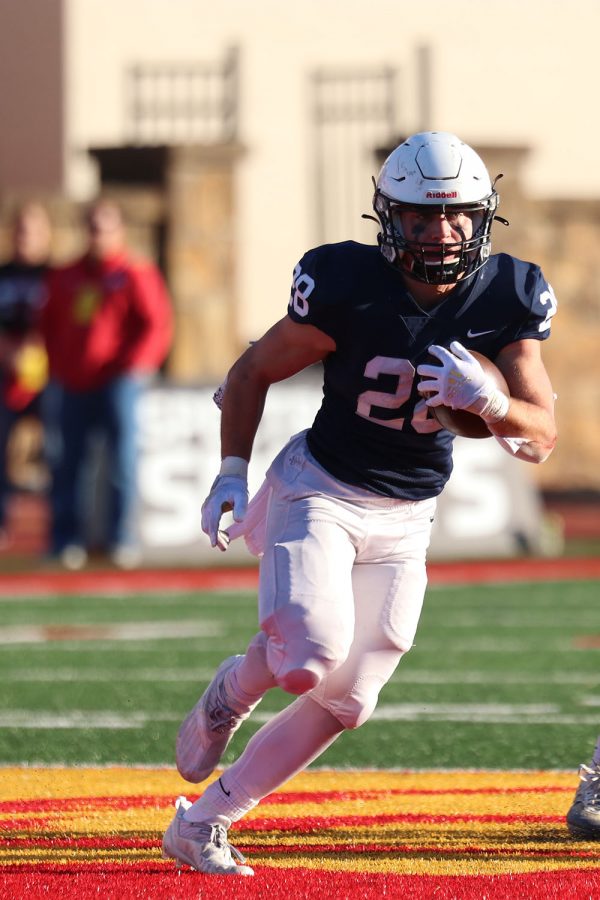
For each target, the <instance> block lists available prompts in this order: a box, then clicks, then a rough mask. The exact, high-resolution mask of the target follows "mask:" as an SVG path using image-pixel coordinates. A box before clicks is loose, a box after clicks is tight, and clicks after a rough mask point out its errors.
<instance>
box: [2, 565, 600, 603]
mask: <svg viewBox="0 0 600 900" xmlns="http://www.w3.org/2000/svg"><path fill="white" fill-rule="evenodd" d="M428 571H429V583H430V584H494V583H502V582H510V581H557V580H562V581H564V580H577V579H595V578H600V558H597V557H584V558H581V559H577V558H565V559H516V560H506V561H505V560H499V561H498V560H496V561H475V562H472V561H469V562H462V563H461V562H451V563H432V564H431V565H430V566H429V567H428ZM257 584H258V570H257V569H256V568H255V567H253V568H245V569H228V568H218V569H217V568H215V569H139V570H136V571H134V572H119V571H115V570H114V569H112V570H109V569H102V570H97V571H84V572H62V571H61V572H32V573H21V572H19V573H7V574H0V592H1V593H3V594H10V595H24V596H25V595H31V594H55V593H64V594H85V593H134V592H147V593H156V592H164V593H166V592H169V591H180V592H187V591H199V590H241V591H244V590H255V589H256V587H257Z"/></svg>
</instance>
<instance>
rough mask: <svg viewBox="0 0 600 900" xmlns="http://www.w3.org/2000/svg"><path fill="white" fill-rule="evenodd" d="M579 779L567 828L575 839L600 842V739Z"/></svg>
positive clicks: (580, 771) (568, 815)
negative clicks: (590, 760)
mask: <svg viewBox="0 0 600 900" xmlns="http://www.w3.org/2000/svg"><path fill="white" fill-rule="evenodd" d="M579 779H580V782H581V783H580V785H579V787H578V788H577V792H576V794H575V798H574V800H573V803H572V804H571V808H570V809H569V812H568V813H567V826H568V828H569V831H570V832H571V834H572V835H573V836H574V837H578V838H584V839H587V840H600V737H599V738H598V741H597V743H596V749H595V750H594V755H593V757H592V762H591V763H590V765H589V766H586V765H585V764H583V763H582V765H581V766H580V767H579Z"/></svg>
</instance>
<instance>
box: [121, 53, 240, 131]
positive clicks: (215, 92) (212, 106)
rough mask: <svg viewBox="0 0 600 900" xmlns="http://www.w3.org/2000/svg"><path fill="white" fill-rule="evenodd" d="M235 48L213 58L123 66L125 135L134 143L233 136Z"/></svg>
mask: <svg viewBox="0 0 600 900" xmlns="http://www.w3.org/2000/svg"><path fill="white" fill-rule="evenodd" d="M238 82H239V51H238V49H237V48H231V49H230V50H228V51H227V52H226V53H225V55H224V57H223V59H222V60H221V61H219V62H214V63H187V64H185V63H140V64H138V65H135V66H132V67H131V68H130V69H129V70H128V72H127V98H128V100H127V112H126V116H127V122H126V133H127V139H128V140H129V141H130V142H131V143H133V144H138V145H139V144H142V145H146V146H147V145H158V144H182V143H183V144H190V143H201V144H216V143H225V142H228V141H233V140H235V139H236V137H237V133H238V119H239V96H238V95H239V87H238Z"/></svg>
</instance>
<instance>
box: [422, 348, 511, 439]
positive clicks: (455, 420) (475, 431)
mask: <svg viewBox="0 0 600 900" xmlns="http://www.w3.org/2000/svg"><path fill="white" fill-rule="evenodd" d="M469 352H470V353H472V354H473V356H474V357H475V358H476V359H477V361H478V362H479V364H480V365H481V366H482V367H483V369H484V371H485V373H486V374H487V375H490V376H491V377H492V378H493V379H494V383H495V385H496V387H497V388H498V390H500V391H502V392H503V393H504V394H506V395H507V396H510V391H509V389H508V385H507V383H506V380H505V378H504V375H503V374H502V372H501V371H500V369H499V368H498V367H497V366H496V365H494V363H493V362H492V361H491V359H488V358H487V356H484V355H483V354H482V353H477V351H476V350H470V351H469ZM431 361H432V362H433V364H434V365H435V364H438V363H439V360H438V359H436V358H434V357H431ZM430 409H431V413H432V415H433V416H435V418H436V419H437V420H438V422H439V423H440V425H442V426H443V427H444V428H445V429H446V431H451V432H452V433H453V434H458V435H460V437H468V438H488V437H492V433H491V431H490V430H489V429H488V427H487V425H486V424H485V422H484V421H483V419H482V418H481V416H478V415H476V414H475V413H470V412H466V411H465V410H464V409H451V408H450V407H449V406H431V407H430Z"/></svg>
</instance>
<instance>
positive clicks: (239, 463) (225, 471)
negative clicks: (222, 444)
mask: <svg viewBox="0 0 600 900" xmlns="http://www.w3.org/2000/svg"><path fill="white" fill-rule="evenodd" d="M219 475H239V476H241V477H242V478H247V477H248V460H247V459H242V457H241V456H226V457H225V458H224V459H223V461H222V462H221V468H220V470H219Z"/></svg>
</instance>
